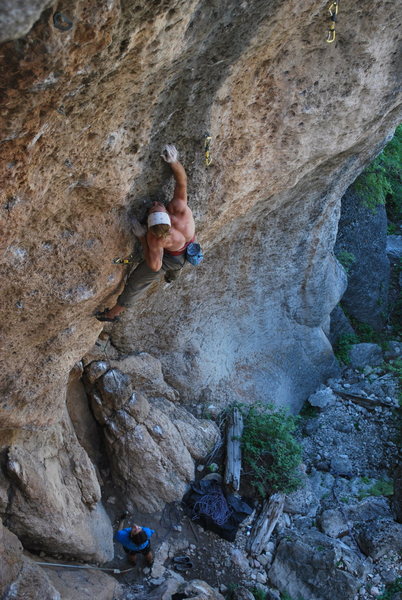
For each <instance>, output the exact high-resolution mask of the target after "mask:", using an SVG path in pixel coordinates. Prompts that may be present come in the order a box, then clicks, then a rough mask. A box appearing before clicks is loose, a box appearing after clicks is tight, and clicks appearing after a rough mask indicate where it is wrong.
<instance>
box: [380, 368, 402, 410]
mask: <svg viewBox="0 0 402 600" xmlns="http://www.w3.org/2000/svg"><path fill="white" fill-rule="evenodd" d="M382 368H383V370H384V371H385V372H387V373H392V375H394V377H396V378H397V379H398V387H399V394H398V400H399V406H400V407H401V408H402V358H396V359H395V360H393V361H392V362H387V363H383V365H382Z"/></svg>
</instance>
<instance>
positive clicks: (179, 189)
mask: <svg viewBox="0 0 402 600" xmlns="http://www.w3.org/2000/svg"><path fill="white" fill-rule="evenodd" d="M170 168H171V169H172V173H173V177H174V178H175V180H176V185H175V188H174V194H173V199H172V200H171V202H170V204H171V205H172V207H173V209H174V211H175V212H180V211H181V210H183V209H184V208H185V207H186V206H187V175H186V171H185V170H184V167H183V165H182V164H181V163H179V162H178V161H177V162H174V163H170Z"/></svg>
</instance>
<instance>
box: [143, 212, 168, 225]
mask: <svg viewBox="0 0 402 600" xmlns="http://www.w3.org/2000/svg"><path fill="white" fill-rule="evenodd" d="M162 223H164V224H166V225H171V222H170V217H169V215H168V214H167V213H165V212H152V213H149V215H148V227H152V226H153V225H161V224H162Z"/></svg>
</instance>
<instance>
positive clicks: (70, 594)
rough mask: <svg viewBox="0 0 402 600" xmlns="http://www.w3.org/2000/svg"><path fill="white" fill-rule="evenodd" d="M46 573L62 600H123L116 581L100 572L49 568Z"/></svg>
mask: <svg viewBox="0 0 402 600" xmlns="http://www.w3.org/2000/svg"><path fill="white" fill-rule="evenodd" d="M46 573H47V576H48V578H49V580H50V581H51V582H52V584H53V586H54V587H55V589H56V590H57V591H58V592H59V594H60V598H61V599H62V600H78V599H79V600H94V598H96V600H124V596H123V590H122V588H121V586H120V584H119V583H118V581H116V579H115V578H114V577H111V576H110V575H107V574H106V573H104V572H102V571H100V570H95V569H77V570H74V569H63V568H62V567H60V568H58V567H49V568H47V569H46Z"/></svg>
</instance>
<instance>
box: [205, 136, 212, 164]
mask: <svg viewBox="0 0 402 600" xmlns="http://www.w3.org/2000/svg"><path fill="white" fill-rule="evenodd" d="M204 139H205V141H204V150H205V166H206V167H209V166H210V165H211V164H212V158H211V152H210V147H211V140H212V138H211V136H210V135H209V133H206V134H205V136H204Z"/></svg>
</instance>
